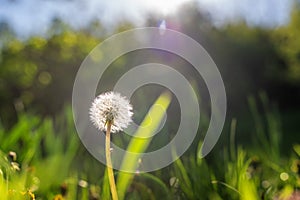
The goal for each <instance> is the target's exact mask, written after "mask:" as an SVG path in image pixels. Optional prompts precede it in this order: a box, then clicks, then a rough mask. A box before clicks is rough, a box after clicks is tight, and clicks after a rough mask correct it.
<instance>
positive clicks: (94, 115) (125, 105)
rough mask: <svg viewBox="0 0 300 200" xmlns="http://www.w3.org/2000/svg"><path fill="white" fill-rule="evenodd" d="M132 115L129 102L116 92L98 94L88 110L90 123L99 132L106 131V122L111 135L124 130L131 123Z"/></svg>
mask: <svg viewBox="0 0 300 200" xmlns="http://www.w3.org/2000/svg"><path fill="white" fill-rule="evenodd" d="M132 115H133V112H132V106H131V105H130V103H129V101H128V100H127V98H126V97H123V96H121V94H119V93H117V92H106V93H103V94H100V95H99V96H97V97H96V98H95V100H94V101H93V103H92V106H91V108H90V119H91V121H92V123H93V124H94V125H95V126H96V127H97V128H98V129H99V130H102V131H106V125H107V122H110V123H111V124H112V126H111V132H112V133H115V132H118V131H122V130H124V129H125V128H126V127H127V126H128V125H129V124H130V122H131V121H132V119H131V117H132Z"/></svg>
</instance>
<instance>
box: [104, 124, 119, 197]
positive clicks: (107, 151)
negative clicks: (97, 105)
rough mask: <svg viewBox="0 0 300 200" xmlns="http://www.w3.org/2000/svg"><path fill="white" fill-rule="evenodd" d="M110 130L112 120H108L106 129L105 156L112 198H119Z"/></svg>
mask: <svg viewBox="0 0 300 200" xmlns="http://www.w3.org/2000/svg"><path fill="white" fill-rule="evenodd" d="M110 130H111V122H107V130H106V138H105V156H106V165H107V174H108V180H109V185H110V192H111V195H112V199H113V200H118V194H117V189H116V183H115V178H114V172H113V169H112V164H111V156H110Z"/></svg>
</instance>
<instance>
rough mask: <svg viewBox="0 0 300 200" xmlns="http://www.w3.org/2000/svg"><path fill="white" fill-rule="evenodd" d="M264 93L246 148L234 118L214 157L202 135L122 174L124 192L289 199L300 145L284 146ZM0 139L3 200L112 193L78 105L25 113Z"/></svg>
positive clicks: (129, 195) (83, 199)
mask: <svg viewBox="0 0 300 200" xmlns="http://www.w3.org/2000/svg"><path fill="white" fill-rule="evenodd" d="M261 99H262V100H261V102H262V107H263V112H260V111H259V109H258V107H259V106H258V105H257V102H256V101H255V100H254V98H252V97H250V98H249V108H250V110H251V113H252V118H253V122H254V123H253V128H252V129H251V130H249V131H250V132H251V133H253V134H252V141H251V144H252V145H247V147H245V146H243V145H241V143H239V142H237V141H236V140H235V138H237V136H238V135H239V134H240V132H239V119H233V120H232V122H231V126H229V127H230V128H229V129H227V130H226V129H225V130H224V133H223V135H226V136H227V135H228V138H229V143H228V144H226V143H225V144H224V145H222V146H221V147H220V146H218V147H216V148H215V149H214V150H213V151H212V152H211V153H210V155H209V156H208V157H206V158H204V159H200V158H199V150H200V149H201V148H200V147H201V144H202V142H201V140H200V141H195V142H194V143H193V144H194V146H195V145H196V146H197V147H196V148H190V149H189V150H188V151H187V152H186V153H185V154H184V155H183V156H182V157H181V158H180V159H177V160H176V161H175V162H174V163H173V164H171V165H170V166H167V167H166V168H164V169H161V170H157V171H155V172H152V173H133V174H129V175H130V177H128V174H127V175H124V174H122V173H121V172H116V173H115V175H116V177H117V183H119V184H117V186H119V187H120V188H121V191H119V192H121V193H123V194H122V195H123V196H124V197H125V199H130V200H131V199H162V198H163V199H214V200H218V199H233V200H234V199H241V200H248V199H249V200H252V199H275V198H281V199H288V198H289V196H291V195H292V194H294V195H295V194H296V193H295V192H296V191H297V190H298V189H299V187H300V178H299V175H300V158H299V157H300V144H297V142H295V144H293V145H290V148H289V149H284V151H283V150H282V149H281V148H280V147H281V138H282V135H283V132H282V130H281V119H280V115H279V114H278V112H277V111H276V109H274V108H272V107H269V106H268V105H269V103H268V100H267V98H266V97H265V96H264V94H261ZM261 113H263V114H261ZM132 142H134V141H132ZM0 144H1V146H0V194H1V195H0V200H10V199H14V200H15V199H16V200H18V199H20V200H21V199H50V200H51V199H70V200H71V199H72V200H73V199H80V200H89V199H109V198H110V192H109V187H108V185H107V175H106V172H105V166H104V165H102V164H100V163H99V162H98V161H96V160H95V159H94V158H93V157H91V156H90V155H89V154H88V153H87V152H86V150H85V149H84V147H83V146H82V145H81V143H80V141H79V139H78V137H77V134H76V132H75V128H74V124H73V119H72V112H71V110H70V108H66V110H65V111H64V112H63V113H62V114H61V115H58V116H57V117H56V118H54V119H51V118H44V119H41V118H40V117H38V116H34V115H30V114H28V113H19V120H18V123H16V124H15V126H14V127H13V128H12V129H10V130H5V129H4V128H2V127H0ZM128 148H130V145H129V147H128ZM195 149H196V150H195ZM144 150H145V149H144V148H142V150H141V151H144ZM13 152H15V153H16V157H15V156H14V153H13ZM122 184H123V186H122V187H121V186H120V185H122Z"/></svg>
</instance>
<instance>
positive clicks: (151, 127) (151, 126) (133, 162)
mask: <svg viewBox="0 0 300 200" xmlns="http://www.w3.org/2000/svg"><path fill="white" fill-rule="evenodd" d="M170 102H171V95H170V94H169V93H163V94H161V95H160V96H159V97H158V98H157V100H156V101H155V103H154V104H153V106H152V107H151V108H150V110H149V112H148V113H147V115H146V117H145V118H144V120H143V122H142V124H141V127H145V126H147V127H148V128H147V129H145V128H139V129H138V130H137V132H136V133H135V135H134V137H133V138H132V140H131V141H130V143H129V146H128V148H127V152H129V153H127V154H125V156H124V159H123V162H122V165H121V170H120V171H136V169H137V166H138V160H139V159H140V155H139V153H143V152H144V151H145V150H146V149H147V147H148V146H149V144H150V142H151V139H152V138H145V136H150V135H151V134H152V133H153V132H154V131H156V129H157V128H158V126H159V124H160V122H161V120H162V119H163V116H164V113H165V112H166V110H167V108H168V106H169V104H170ZM155 105H159V107H158V106H155ZM130 152H134V153H135V154H130ZM133 176H134V174H133V173H126V172H120V173H119V177H118V181H117V188H118V193H119V198H120V199H121V200H122V199H124V197H125V194H126V191H127V188H128V186H129V185H130V184H131V181H132V179H133Z"/></svg>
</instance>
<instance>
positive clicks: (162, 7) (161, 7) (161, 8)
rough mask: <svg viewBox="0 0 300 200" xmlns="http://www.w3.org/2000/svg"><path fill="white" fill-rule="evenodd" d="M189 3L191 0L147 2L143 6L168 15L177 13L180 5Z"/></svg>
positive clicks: (147, 0)
mask: <svg viewBox="0 0 300 200" xmlns="http://www.w3.org/2000/svg"><path fill="white" fill-rule="evenodd" d="M188 1H190V0H145V1H143V4H144V6H145V7H147V8H148V9H149V10H153V11H155V12H159V13H161V14H163V15H167V14H171V13H173V12H175V11H176V9H177V8H178V7H179V6H180V5H182V4H184V3H185V2H188Z"/></svg>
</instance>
